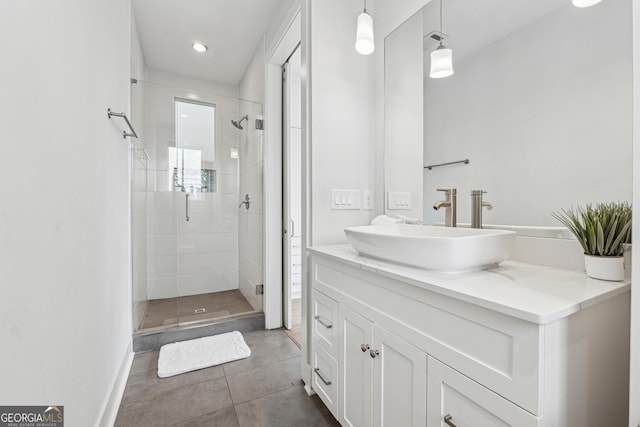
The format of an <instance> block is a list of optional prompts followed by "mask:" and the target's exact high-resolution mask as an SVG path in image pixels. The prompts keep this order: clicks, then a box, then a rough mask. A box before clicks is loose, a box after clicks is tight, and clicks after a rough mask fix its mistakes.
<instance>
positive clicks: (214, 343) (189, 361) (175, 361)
mask: <svg viewBox="0 0 640 427" xmlns="http://www.w3.org/2000/svg"><path fill="white" fill-rule="evenodd" d="M249 356H251V349H250V348H249V347H248V346H247V344H246V343H245V342H244V338H243V337H242V334H241V333H240V332H238V331H233V332H228V333H226V334H221V335H213V336H211V337H204V338H198V339H195V340H189V341H182V342H176V343H173V344H166V345H163V346H162V347H161V348H160V356H159V358H158V376H159V377H160V378H167V377H171V376H174V375H178V374H184V373H185V372H190V371H195V370H197V369H203V368H208V367H210V366H215V365H220V364H221V363H227V362H232V361H234V360H239V359H244V358H247V357H249Z"/></svg>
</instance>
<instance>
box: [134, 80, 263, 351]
mask: <svg viewBox="0 0 640 427" xmlns="http://www.w3.org/2000/svg"><path fill="white" fill-rule="evenodd" d="M175 80H176V79H174V81H175ZM131 90H132V116H133V118H132V119H133V122H134V126H135V128H136V129H140V132H139V133H140V134H141V135H140V138H138V140H136V141H135V142H134V143H135V146H134V147H132V175H131V176H132V178H131V190H132V254H133V257H132V262H133V322H134V325H133V326H134V331H135V333H134V338H135V334H137V335H144V334H149V333H157V332H161V331H166V330H175V329H181V328H186V327H188V328H192V327H193V326H200V325H207V324H215V323H219V322H225V321H229V320H233V319H237V318H242V317H247V316H251V315H262V295H256V287H257V285H260V284H262V283H263V282H262V271H263V266H262V262H263V261H262V251H263V249H262V242H263V240H264V239H263V238H262V217H263V215H262V205H261V203H252V204H251V209H249V210H247V209H244V208H243V209H240V208H239V207H238V204H239V203H240V201H241V199H242V197H244V195H245V194H250V195H251V198H252V201H254V200H255V201H261V200H262V195H263V189H262V143H263V140H262V139H263V135H262V133H263V132H262V130H261V129H255V127H253V126H251V124H252V123H253V122H254V120H253V119H258V118H261V117H262V105H261V104H259V103H255V102H251V101H246V100H240V99H238V97H234V96H229V95H222V94H218V93H215V92H214V91H207V90H194V89H190V88H187V89H185V88H181V87H178V86H175V85H173V84H164V83H157V82H148V81H143V80H137V81H136V82H135V83H132V87H131ZM243 117H246V119H244V120H242V118H243ZM240 195H242V197H240Z"/></svg>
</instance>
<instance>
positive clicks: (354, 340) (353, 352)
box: [338, 305, 399, 427]
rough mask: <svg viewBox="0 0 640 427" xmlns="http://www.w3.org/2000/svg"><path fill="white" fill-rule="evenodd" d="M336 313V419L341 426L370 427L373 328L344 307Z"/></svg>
mask: <svg viewBox="0 0 640 427" xmlns="http://www.w3.org/2000/svg"><path fill="white" fill-rule="evenodd" d="M339 312H340V314H339V321H338V323H339V325H340V331H339V337H340V357H339V359H340V360H339V366H340V372H339V374H338V382H339V384H340V392H339V399H340V404H339V405H338V414H339V416H338V419H339V421H340V423H341V424H342V425H343V426H352V427H365V426H366V427H368V426H370V425H371V399H372V397H371V396H372V395H371V367H372V359H371V357H370V355H369V350H370V349H371V339H372V324H371V322H370V321H369V320H367V319H365V318H364V317H362V316H360V315H359V314H356V313H355V312H353V311H351V310H349V309H348V308H346V307H344V306H343V305H341V306H340V309H339ZM398 425H399V424H398Z"/></svg>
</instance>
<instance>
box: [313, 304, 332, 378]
mask: <svg viewBox="0 0 640 427" xmlns="http://www.w3.org/2000/svg"><path fill="white" fill-rule="evenodd" d="M315 319H316V320H317V321H318V323H320V324H321V325H322V326H324V327H325V328H327V329H331V328H333V325H332V324H331V323H326V322H324V321H323V320H322V318H321V317H320V316H316V317H315ZM327 385H328V384H327Z"/></svg>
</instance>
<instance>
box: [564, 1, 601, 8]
mask: <svg viewBox="0 0 640 427" xmlns="http://www.w3.org/2000/svg"><path fill="white" fill-rule="evenodd" d="M600 1H601V0H571V3H573V5H574V6H575V7H589V6H593V5H596V4H598V3H600Z"/></svg>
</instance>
